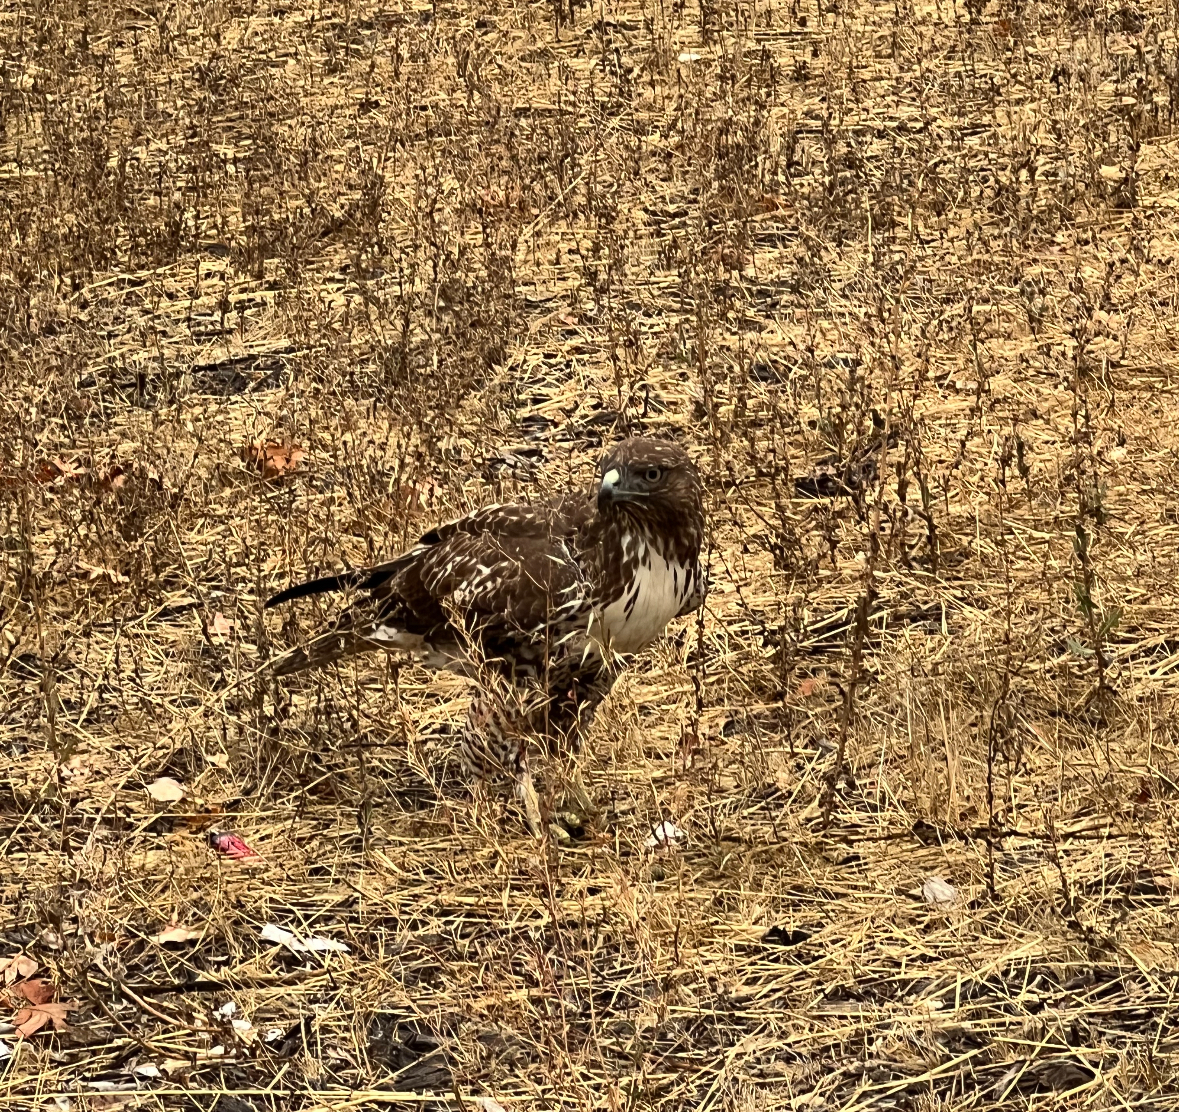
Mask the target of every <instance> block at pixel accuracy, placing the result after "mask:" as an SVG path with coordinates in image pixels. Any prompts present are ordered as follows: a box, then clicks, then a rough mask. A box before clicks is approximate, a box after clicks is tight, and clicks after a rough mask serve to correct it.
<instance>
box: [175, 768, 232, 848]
mask: <svg viewBox="0 0 1179 1112" xmlns="http://www.w3.org/2000/svg"><path fill="white" fill-rule="evenodd" d="M209 763H210V764H214V765H217V767H218V768H224V767H225V765H221V764H217V762H216V761H210V762H209ZM224 814H225V808H224V806H222V805H221V804H220V803H209V804H207V805H206V806H205V809H204V810H203V811H194V812H193V813H192V814H190V815H181V816H180V821H181V822H183V823H184V825H185V826H187V827H188V829H189V830H191V831H194V832H195V831H197V830H203V829H205V828H206V827H209V826H212V824H213V823H215V822H216V821H217V820H218V819H219V818H221V816H222V815H224Z"/></svg>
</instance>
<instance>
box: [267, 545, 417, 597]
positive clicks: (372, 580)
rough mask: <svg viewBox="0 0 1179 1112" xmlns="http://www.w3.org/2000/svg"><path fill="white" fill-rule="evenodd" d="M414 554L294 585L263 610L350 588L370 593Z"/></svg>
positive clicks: (280, 593) (408, 553) (279, 594)
mask: <svg viewBox="0 0 1179 1112" xmlns="http://www.w3.org/2000/svg"><path fill="white" fill-rule="evenodd" d="M416 555H417V553H416V552H407V553H406V554H405V555H404V556H401V557H399V558H398V559H396V560H390V561H389V563H387V564H378V565H377V566H376V567H375V568H357V569H356V571H346V572H343V573H342V574H340V575H325V576H324V577H323V578H322V579H309V580H308V581H307V582H306V583H296V584H295V585H294V586H293V587H288V588H287V589H286V590H285V591H279V592H278V594H277V595H271V597H270V598H268V599H267V600H266V605H265V606H264V607H263V609H264V610H269V609H270V608H271V607H272V606H279V605H280V604H282V603H284V602H290V601H291V599H293V598H307V597H308V596H310V595H322V594H326V593H327V592H328V591H346V590H348V589H350V588H352V587H359V588H360V589H361V590H362V591H372V590H375V589H376V588H377V587H380V586H381V585H382V584H383V583H385V582H387V581H388V580H389V579H390V578H391V577H392V576H394V575H396V574H397V572H399V571H400V570H401V569H402V568H403V567H404V566H405V565H406V564H407V563H408V562H409V561H410V560H411V559H413V557H414V556H416Z"/></svg>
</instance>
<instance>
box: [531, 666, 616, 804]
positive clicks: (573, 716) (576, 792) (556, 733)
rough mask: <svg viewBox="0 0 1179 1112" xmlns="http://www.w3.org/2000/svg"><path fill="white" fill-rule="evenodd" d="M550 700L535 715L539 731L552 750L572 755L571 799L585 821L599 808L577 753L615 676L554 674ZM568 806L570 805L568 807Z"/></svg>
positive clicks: (581, 672) (598, 671)
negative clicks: (555, 749)
mask: <svg viewBox="0 0 1179 1112" xmlns="http://www.w3.org/2000/svg"><path fill="white" fill-rule="evenodd" d="M548 680H549V683H548V696H549V697H548V700H547V702H546V703H545V704H544V706H543V707H541V708H540V709H539V710H537V711H535V712H534V713H533V724H534V728H535V729H536V732H537V733H539V734H541V735H543V736H544V737H545V738H546V739H547V740H548V742H549V746H550V750H552V749H554V748H560V749H563V750H565V752H566V753H568V754H569V756H570V765H571V767H570V770H569V777H568V796H567V798H571V799H572V803H573V807H572V808H570V809H572V810H575V811H576V812H578V813H579V814H580V815H581V816H582V817H583V818H584V817H588V816H590V815H592V814H594V813H595V812H596V811H597V808H596V807H595V806H594V802H593V798H592V797H591V796H590V794H589V791H588V790H587V789H586V786H585V781H584V780H583V779H582V776H581V769H580V767H579V766H578V764H577V761H576V758H575V757H574V754H576V753H578V752H580V750H581V745H582V737H583V735H584V734H585V733H586V732H587V731H588V730H589V727H590V723H591V722H593V718H594V712H595V711H596V710H597V709H598V704H599V703H601V702H602V700H603V699H605V697H606V696H607V695H608V694H609V692H610V687H611V685H612V682H613V676H611V675H609V674H608V673H606V672H604V671H603V670H601V669H600V668H596V667H595V668H593V669H592V670H581V669H569V670H564V671H560V672H558V671H554V672H553V673H551V674H550V676H549V677H548ZM567 806H568V804H567Z"/></svg>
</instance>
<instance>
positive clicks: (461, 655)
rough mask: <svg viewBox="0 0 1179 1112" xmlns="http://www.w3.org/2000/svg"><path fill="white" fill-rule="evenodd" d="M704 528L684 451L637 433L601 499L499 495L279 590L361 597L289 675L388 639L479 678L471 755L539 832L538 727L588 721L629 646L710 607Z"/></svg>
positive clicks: (554, 732) (294, 662) (288, 660)
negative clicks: (533, 499)
mask: <svg viewBox="0 0 1179 1112" xmlns="http://www.w3.org/2000/svg"><path fill="white" fill-rule="evenodd" d="M703 531H704V507H703V502H702V498H701V488H700V475H699V472H698V471H697V470H696V467H695V465H694V464H693V463H692V461H691V460H690V459H689V458H688V456H687V454H686V453H685V452H684V451H683V449H681V448H679V447H678V446H676V445H675V444H672V443H669V442H667V441H664V440H651V439H646V438H633V439H630V440H624V441H622V442H621V443H620V444H618V445H617V446H616V447H615V448H614V449H613V450H612V451H611V452H610V453H609V454H608V455H607V456H606V457H605V458H604V459H603V460H602V463H601V465H600V468H599V476H598V482H597V483H596V484H595V486H594V488H593V490H592V491H590V492H589V493H588V495H585V494H565V495H561V496H558V497H556V498H554V499H552V500H550V501H548V502H544V503H538V504H536V505H511V506H487V507H486V508H484V509H481V510H476V511H475V512H474V513H471V514H468V515H467V516H466V517H461V518H459V519H458V520H457V521H452V522H449V523H448V524H446V525H440V526H439V527H438V528H437V529H432V530H431V531H430V532H428V533H427V534H426V535H425V536H423V537H422V538H421V540H420V541H418V543H417V544H416V545H414V547H413V548H411V549H410V550H409V551H408V552H406V553H405V554H404V555H403V556H399V557H397V559H395V560H390V561H389V562H388V563H385V564H378V565H377V566H376V567H372V568H365V569H362V570H358V571H351V572H346V573H344V574H343V575H332V576H328V577H327V578H324V579H315V580H312V581H311V582H309V583H301V584H298V585H297V586H294V587H289V588H287V590H285V591H281V592H279V593H278V594H277V595H275V596H274V597H273V598H271V599H270V600H269V601H268V602H267V603H266V605H267V607H272V606H277V605H278V604H279V603H282V602H286V601H288V600H290V599H297V598H304V597H305V596H307V595H316V594H320V593H322V592H325V591H338V590H354V591H356V592H358V593H359V594H360V596H361V597H360V598H359V599H358V600H357V601H356V602H354V603H353V604H352V605H351V606H349V607H348V608H347V609H346V610H345V611H344V612H343V613H342V614H341V615H340V617H339V619H338V620H337V621H336V622H335V623H334V624H333V625H332V626H331V628H330V629H328V630H326V631H324V632H323V633H320V634H318V635H317V636H316V637H314V638H313V639H312V640H311V642H310V644H308V645H307V647H306V648H300V649H296V650H294V651H292V652H290V653H288V654H287V655H286V656H283V657H281V658H279V659H278V660H277V661H276V663H275V671H276V673H277V674H278V675H280V676H281V675H287V674H289V673H292V672H299V671H302V670H303V669H304V668H311V667H314V666H315V665H318V664H324V663H327V662H328V661H332V660H337V659H339V658H340V657H342V656H346V655H348V654H351V653H358V652H369V651H372V650H375V649H384V650H402V651H406V652H410V653H413V654H415V655H417V656H418V657H419V658H420V659H421V660H422V662H423V663H425V664H426V665H427V666H428V667H432V668H447V669H450V670H451V671H456V672H460V673H462V674H464V675H468V676H472V677H473V678H475V679H476V680H477V681H479V689H478V691H477V692H476V694H475V696H474V697H473V699H472V700H471V707H470V712H469V713H468V715H467V722H466V725H465V727H464V730H463V737H462V753H463V759H464V763H465V764H466V765H467V767H468V769H469V770H470V771H471V772H472V773H476V774H479V775H483V776H491V775H493V774H495V773H498V772H507V773H509V774H511V775H512V776H514V777H515V779H516V781H517V791H518V794H519V795H520V797H521V799H522V800H523V802H524V805H525V810H526V813H527V816H528V823H529V826H530V828H531V829H532V832H533V833H534V834H539V829H540V825H539V824H540V810H539V805H538V802H537V798H536V793H535V790H534V788H533V785H532V779H531V776H530V774H529V771H528V758H527V740H528V737H529V736H530V735H531V734H534V733H542V734H545V735H547V736H549V737H550V738H551V737H556V736H561V735H562V734H564V733H567V732H568V731H569V730H570V729H572V728H574V727H576V726H577V725H578V724H579V723H584V722H585V721H586V719H587V716H588V715H589V714H592V712H593V710H594V708H595V707H596V706H597V704H598V703H599V702H600V701H601V700H602V698H603V697H604V696H605V694H606V692H607V691H608V690H609V688H610V684H611V682H612V677H613V668H612V665H613V663H614V658H615V654H623V655H625V654H629V653H635V652H638V651H639V650H640V649H643V648H645V647H646V646H647V645H649V644H650V643H651V642H652V641H654V640H655V638H657V637H658V636H660V634H662V632H663V630H664V628H665V627H666V625H667V623H668V622H669V621H671V619H672V618H674V617H677V616H678V615H681V614H687V613H689V612H691V611H692V610H694V609H696V608H697V607H698V606H699V605H700V603H701V601H702V599H703V590H704V583H703V577H702V573H701V569H700V545H701V538H702V535H703Z"/></svg>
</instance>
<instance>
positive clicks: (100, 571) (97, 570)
mask: <svg viewBox="0 0 1179 1112" xmlns="http://www.w3.org/2000/svg"><path fill="white" fill-rule="evenodd" d="M78 567H80V568H81V569H82V570H83V571H84V572H85V573H86V578H87V579H103V578H105V579H109V580H110V581H111V582H112V583H130V582H131V580H130V578H129V577H128V576H126V575H123V574H122V573H121V572H117V571H113V570H112V569H111V568H101V567H99V566H98V565H97V564H88V563H86V561H85V560H79V561H78Z"/></svg>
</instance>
